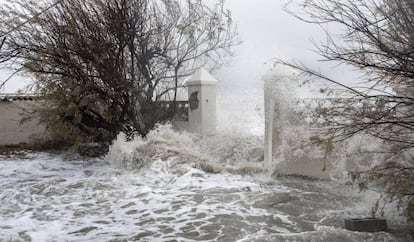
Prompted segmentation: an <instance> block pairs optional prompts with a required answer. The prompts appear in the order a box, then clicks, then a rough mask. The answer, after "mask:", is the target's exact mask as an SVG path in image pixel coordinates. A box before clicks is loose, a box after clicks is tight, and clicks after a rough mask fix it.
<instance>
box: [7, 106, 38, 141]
mask: <svg viewBox="0 0 414 242" xmlns="http://www.w3.org/2000/svg"><path fill="white" fill-rule="evenodd" d="M35 102H37V101H28V100H13V101H1V102H0V146H4V145H16V144H20V143H30V142H32V141H33V140H32V138H39V137H41V136H42V135H44V133H45V127H44V126H43V125H41V124H39V122H38V120H37V119H33V120H30V121H27V122H24V123H23V124H21V123H20V121H21V118H22V117H21V114H22V112H23V110H24V109H27V108H30V106H31V105H34V104H35Z"/></svg>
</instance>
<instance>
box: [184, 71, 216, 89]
mask: <svg viewBox="0 0 414 242" xmlns="http://www.w3.org/2000/svg"><path fill="white" fill-rule="evenodd" d="M216 84H217V80H216V79H215V78H214V77H213V76H212V75H211V74H210V73H209V72H208V71H207V70H206V69H204V68H200V69H198V70H197V71H196V72H195V73H194V74H193V75H192V76H191V77H190V79H188V80H187V82H186V85H187V86H192V85H216Z"/></svg>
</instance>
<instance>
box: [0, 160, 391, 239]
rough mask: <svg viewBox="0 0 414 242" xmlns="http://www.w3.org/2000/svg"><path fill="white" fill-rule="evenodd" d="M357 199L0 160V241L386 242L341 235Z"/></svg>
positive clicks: (359, 211)
mask: <svg viewBox="0 0 414 242" xmlns="http://www.w3.org/2000/svg"><path fill="white" fill-rule="evenodd" d="M368 196H369V195H368ZM366 199H367V195H363V194H358V193H356V192H353V191H352V189H351V188H349V187H347V186H343V185H340V184H336V183H334V182H326V181H311V180H304V179H298V178H296V179H295V178H285V179H279V180H276V181H272V180H270V179H268V180H267V181H266V179H264V178H260V176H257V177H252V176H247V175H245V176H242V175H235V174H229V173H218V174H211V173H206V172H204V171H201V170H199V169H196V168H194V167H193V166H191V164H182V163H178V162H176V161H175V160H174V159H169V160H168V161H162V160H156V161H153V162H152V163H151V164H149V165H148V166H146V167H144V168H142V169H140V170H136V171H125V170H120V169H114V168H113V167H111V165H110V164H109V163H108V162H106V161H105V160H99V159H98V160H94V161H89V162H85V161H83V160H81V159H65V158H64V157H63V156H62V155H51V154H44V153H35V154H26V155H25V156H24V157H19V156H16V157H0V202H1V204H0V241H396V239H395V238H394V237H393V236H392V235H390V234H388V233H382V232H381V233H354V232H349V231H346V230H343V229H342V228H341V227H342V226H343V225H342V220H343V218H344V217H347V216H365V215H366V214H367V211H368V210H369V206H370V205H371V204H367V202H366Z"/></svg>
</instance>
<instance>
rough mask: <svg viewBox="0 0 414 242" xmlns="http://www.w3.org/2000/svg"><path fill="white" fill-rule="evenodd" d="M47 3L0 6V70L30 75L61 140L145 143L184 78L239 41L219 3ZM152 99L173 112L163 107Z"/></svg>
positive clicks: (18, 0)
mask: <svg viewBox="0 0 414 242" xmlns="http://www.w3.org/2000/svg"><path fill="white" fill-rule="evenodd" d="M51 4H53V3H52V2H51V1H50V0H41V1H30V0H11V1H9V3H8V4H5V5H3V6H2V7H1V9H0V23H1V25H0V33H3V34H6V33H7V39H6V40H5V42H4V45H3V48H2V50H1V52H0V63H3V65H6V64H7V65H9V66H11V67H12V68H22V69H23V71H24V72H27V73H29V74H31V75H32V76H34V77H35V79H36V82H35V84H36V87H37V90H38V91H39V92H40V93H41V94H43V95H44V96H45V97H46V98H47V99H48V100H49V101H48V102H50V103H52V105H51V106H48V107H44V108H43V109H42V110H38V111H40V112H41V114H42V117H43V121H44V122H46V123H47V124H48V125H49V127H50V128H54V129H55V130H56V129H57V130H58V131H59V132H60V133H63V130H67V131H68V132H67V133H68V135H67V136H68V137H81V138H82V139H85V138H86V139H91V140H110V139H112V138H114V136H115V135H116V133H118V132H119V131H125V132H128V133H133V132H138V133H139V134H140V135H146V134H147V133H148V131H149V130H150V129H152V128H153V126H154V124H156V123H157V122H162V121H165V120H168V119H171V117H172V116H173V115H174V112H175V111H176V109H175V108H176V105H175V103H176V102H175V101H176V100H177V92H178V90H179V89H180V88H181V87H182V85H183V80H184V78H186V77H188V76H189V75H190V74H192V73H193V72H194V70H195V69H197V68H200V67H201V66H205V65H208V66H209V67H211V68H214V67H217V66H220V65H222V64H223V63H225V62H226V60H227V57H228V56H230V55H231V54H232V52H231V49H232V46H234V45H235V44H237V43H238V38H237V33H236V29H235V26H234V24H233V23H232V19H231V14H230V12H229V11H227V10H225V9H224V6H223V5H224V2H223V1H217V2H214V3H213V2H210V3H209V5H207V4H205V3H204V2H203V1H201V0H187V1H181V0H87V1H84V0H63V1H59V4H55V6H54V7H53V8H50V5H51ZM48 6H49V8H50V9H48V11H44V12H42V14H39V12H40V11H41V10H42V9H47V8H48ZM33 16H35V17H33ZM28 19H29V21H28ZM22 23H25V24H22ZM16 26H18V28H16ZM11 29H12V30H13V31H10V30H11ZM159 100H170V101H173V105H172V106H171V108H170V109H168V110H166V109H163V108H161V107H160V105H158V102H157V101H159ZM62 127H64V129H63V128H62Z"/></svg>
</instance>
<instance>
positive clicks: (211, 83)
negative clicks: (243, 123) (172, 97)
mask: <svg viewBox="0 0 414 242" xmlns="http://www.w3.org/2000/svg"><path fill="white" fill-rule="evenodd" d="M186 85H187V87H188V101H189V105H188V108H189V110H188V111H189V114H188V122H189V131H190V132H194V133H198V134H201V135H203V136H205V135H212V134H214V133H215V132H216V118H217V117H216V110H217V108H216V85H217V80H216V79H215V78H214V77H212V76H211V75H210V73H208V71H206V70H205V69H203V68H201V69H199V70H197V71H196V72H195V73H194V75H193V76H192V77H191V78H190V79H189V80H188V81H187V82H186Z"/></svg>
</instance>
